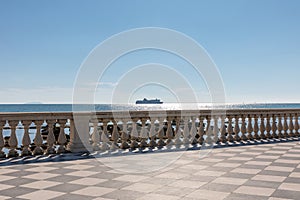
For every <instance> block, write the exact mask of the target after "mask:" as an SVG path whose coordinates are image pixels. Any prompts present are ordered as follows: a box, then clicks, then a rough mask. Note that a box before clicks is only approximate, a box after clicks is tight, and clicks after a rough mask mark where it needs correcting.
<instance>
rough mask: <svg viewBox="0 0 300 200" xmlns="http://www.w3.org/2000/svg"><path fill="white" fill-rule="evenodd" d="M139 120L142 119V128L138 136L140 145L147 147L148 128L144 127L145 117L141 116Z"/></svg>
mask: <svg viewBox="0 0 300 200" xmlns="http://www.w3.org/2000/svg"><path fill="white" fill-rule="evenodd" d="M141 121H142V128H141V132H140V138H141V143H140V147H141V148H145V147H148V144H147V140H148V138H149V136H148V130H147V129H146V127H145V123H146V119H145V118H142V119H141Z"/></svg>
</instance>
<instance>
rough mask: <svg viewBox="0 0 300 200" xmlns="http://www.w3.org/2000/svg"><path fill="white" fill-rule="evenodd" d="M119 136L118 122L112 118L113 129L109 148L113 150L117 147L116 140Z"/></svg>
mask: <svg viewBox="0 0 300 200" xmlns="http://www.w3.org/2000/svg"><path fill="white" fill-rule="evenodd" d="M119 138H120V134H119V131H118V123H117V121H116V120H113V131H112V134H111V139H112V144H111V146H110V150H112V151H114V150H116V149H118V148H119V146H118V140H119Z"/></svg>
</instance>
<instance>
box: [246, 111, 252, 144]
mask: <svg viewBox="0 0 300 200" xmlns="http://www.w3.org/2000/svg"><path fill="white" fill-rule="evenodd" d="M247 132H248V136H247V138H248V140H253V136H252V132H253V127H252V117H251V115H248V125H247Z"/></svg>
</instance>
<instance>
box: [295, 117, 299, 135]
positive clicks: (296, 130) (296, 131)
mask: <svg viewBox="0 0 300 200" xmlns="http://www.w3.org/2000/svg"><path fill="white" fill-rule="evenodd" d="M295 137H299V122H298V114H297V113H296V114H295Z"/></svg>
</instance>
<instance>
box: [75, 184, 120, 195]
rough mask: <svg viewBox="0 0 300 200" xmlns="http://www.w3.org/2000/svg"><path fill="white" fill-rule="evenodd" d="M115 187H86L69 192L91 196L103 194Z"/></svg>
mask: <svg viewBox="0 0 300 200" xmlns="http://www.w3.org/2000/svg"><path fill="white" fill-rule="evenodd" d="M114 190H116V189H114V188H105V187H92V186H90V187H86V188H83V189H81V190H76V191H74V192H71V194H79V195H84V196H91V197H99V196H102V195H104V194H107V193H110V192H112V191H114Z"/></svg>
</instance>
